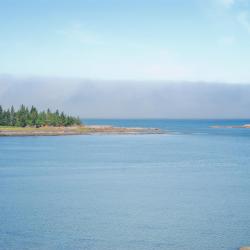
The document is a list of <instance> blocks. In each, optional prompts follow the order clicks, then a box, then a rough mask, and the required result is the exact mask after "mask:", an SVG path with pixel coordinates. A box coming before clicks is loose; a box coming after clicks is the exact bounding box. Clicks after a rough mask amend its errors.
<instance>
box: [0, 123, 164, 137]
mask: <svg viewBox="0 0 250 250" xmlns="http://www.w3.org/2000/svg"><path fill="white" fill-rule="evenodd" d="M91 134H164V131H162V130H161V129H158V128H139V127H136V128H128V127H113V126H109V125H89V126H83V125H79V126H71V127H52V126H46V127H40V128H35V127H24V128H22V127H5V126H0V136H60V135H91Z"/></svg>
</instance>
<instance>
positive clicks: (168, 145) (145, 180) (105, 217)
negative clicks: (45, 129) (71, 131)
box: [0, 120, 250, 250]
mask: <svg viewBox="0 0 250 250" xmlns="http://www.w3.org/2000/svg"><path fill="white" fill-rule="evenodd" d="M246 123H250V121H247V120H86V124H110V125H114V126H131V127H158V128H161V129H165V130H168V131H171V132H172V133H171V134H170V135H169V134H165V135H82V136H61V137H49V136H48V137H46V136H44V137H1V138H0V249H7V250H8V249H14V250H16V249H67V250H68V249H69V250H71V249H72V250H75V249H84V250H100V249H102V250H119V249H121V250H125V249H126V250H127V249H133V250H134V249H136V250H137V249H138V250H152V249H164V250H165V249H169V250H172V249H184V250H200V249H203V250H212V249H213V250H214V249H216V250H217V249H218V250H220V249H223V250H224V249H225V250H235V249H237V248H238V247H240V246H242V245H250V212H249V208H250V198H249V197H250V181H249V180H250V129H225V128H224V129H223V128H221V129H213V128H209V126H212V125H242V124H246Z"/></svg>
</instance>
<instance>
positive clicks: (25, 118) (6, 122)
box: [0, 104, 81, 127]
mask: <svg viewBox="0 0 250 250" xmlns="http://www.w3.org/2000/svg"><path fill="white" fill-rule="evenodd" d="M72 125H81V121H80V119H79V117H74V116H68V115H65V114H64V112H61V113H60V112H59V110H56V111H55V112H52V111H51V110H50V109H47V111H46V112H45V111H42V112H38V110H37V109H36V107H34V106H32V107H31V109H30V110H29V108H28V107H25V106H24V105H23V104H22V105H21V107H20V108H19V109H18V110H17V111H15V109H14V107H13V106H11V109H7V110H4V109H3V108H2V106H1V105H0V126H17V127H26V126H32V127H42V126H72Z"/></svg>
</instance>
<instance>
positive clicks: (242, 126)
mask: <svg viewBox="0 0 250 250" xmlns="http://www.w3.org/2000/svg"><path fill="white" fill-rule="evenodd" d="M210 128H250V124H244V125H227V126H222V125H214V126H211V127H210Z"/></svg>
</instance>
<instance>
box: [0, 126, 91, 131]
mask: <svg viewBox="0 0 250 250" xmlns="http://www.w3.org/2000/svg"><path fill="white" fill-rule="evenodd" d="M65 128H70V127H40V128H35V127H12V126H0V130H5V131H36V130H42V131H59V130H63V129H65ZM74 129H75V130H80V131H81V132H84V131H87V128H85V127H84V126H80V127H76V128H74Z"/></svg>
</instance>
